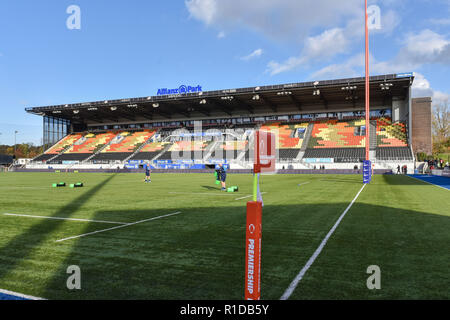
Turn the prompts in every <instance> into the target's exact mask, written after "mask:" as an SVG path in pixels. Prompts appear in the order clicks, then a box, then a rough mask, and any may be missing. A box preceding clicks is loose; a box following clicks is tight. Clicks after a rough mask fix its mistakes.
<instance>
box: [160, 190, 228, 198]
mask: <svg viewBox="0 0 450 320" xmlns="http://www.w3.org/2000/svg"><path fill="white" fill-rule="evenodd" d="M222 192H223V191H222ZM169 194H190V195H205V196H214V197H215V196H232V194H224V193H201V192H198V193H197V192H169Z"/></svg>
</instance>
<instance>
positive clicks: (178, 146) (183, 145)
mask: <svg viewBox="0 0 450 320" xmlns="http://www.w3.org/2000/svg"><path fill="white" fill-rule="evenodd" d="M207 146H208V143H207V142H202V141H177V142H175V143H174V144H173V145H172V146H171V147H170V149H169V151H178V152H180V151H203V150H205V148H206V147H207Z"/></svg>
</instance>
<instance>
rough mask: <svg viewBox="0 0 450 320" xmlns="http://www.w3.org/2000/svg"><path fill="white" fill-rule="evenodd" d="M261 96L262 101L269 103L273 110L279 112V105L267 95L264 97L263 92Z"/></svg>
mask: <svg viewBox="0 0 450 320" xmlns="http://www.w3.org/2000/svg"><path fill="white" fill-rule="evenodd" d="M259 97H260V99H261V101H262V102H264V103H265V104H267V105H268V106H269V107H270V109H272V111H273V112H278V107H277V106H276V105H275V104H274V103H273V102H272V101H271V100H269V99H268V98H267V97H263V96H262V95H261V94H260V95H259Z"/></svg>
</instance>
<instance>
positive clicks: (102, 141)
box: [64, 132, 116, 154]
mask: <svg viewBox="0 0 450 320" xmlns="http://www.w3.org/2000/svg"><path fill="white" fill-rule="evenodd" d="M115 136H116V134H115V133H113V132H106V133H100V134H95V133H88V134H87V135H85V136H84V137H83V138H81V139H79V140H78V141H77V142H75V143H74V144H73V146H72V147H70V148H69V150H67V151H66V152H64V154H77V153H78V154H93V153H95V152H97V151H98V150H99V149H100V148H102V147H103V146H105V145H106V144H108V143H109V142H110V141H111V140H112V139H113V138H114V137H115Z"/></svg>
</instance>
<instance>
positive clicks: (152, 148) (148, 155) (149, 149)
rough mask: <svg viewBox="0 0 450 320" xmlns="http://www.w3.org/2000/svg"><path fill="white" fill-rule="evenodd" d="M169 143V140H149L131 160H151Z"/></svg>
mask: <svg viewBox="0 0 450 320" xmlns="http://www.w3.org/2000/svg"><path fill="white" fill-rule="evenodd" d="M171 144H172V143H171V142H151V143H149V144H147V145H145V146H144V147H143V148H142V149H141V151H139V152H138V153H137V154H136V155H134V156H133V157H132V158H131V160H152V159H153V158H155V157H156V156H157V155H158V154H160V153H161V152H162V151H163V150H164V149H165V148H167V146H168V145H171Z"/></svg>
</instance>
